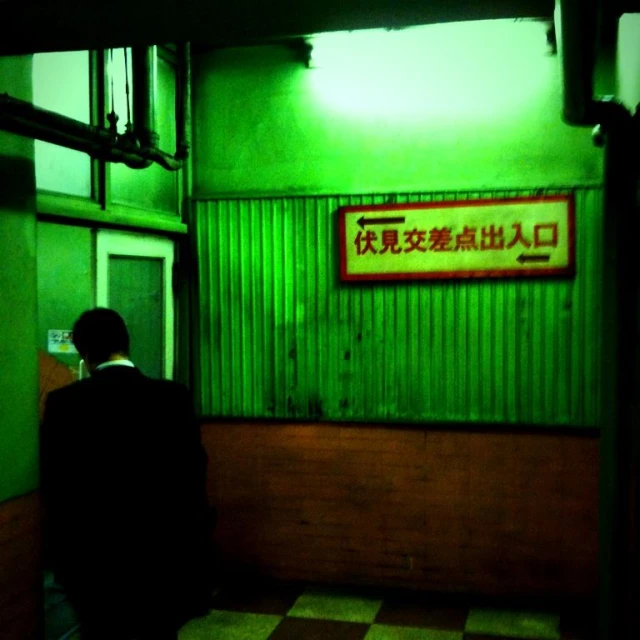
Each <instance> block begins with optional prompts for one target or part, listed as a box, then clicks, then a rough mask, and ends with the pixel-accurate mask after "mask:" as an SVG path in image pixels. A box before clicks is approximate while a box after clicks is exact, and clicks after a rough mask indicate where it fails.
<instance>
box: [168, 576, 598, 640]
mask: <svg viewBox="0 0 640 640" xmlns="http://www.w3.org/2000/svg"><path fill="white" fill-rule="evenodd" d="M476 604H477V603H474V602H473V601H472V600H467V601H464V600H462V599H460V598H457V599H456V598H454V597H447V596H438V595H434V594H420V593H405V592H400V591H395V592H394V591H391V592H389V591H386V592H383V591H377V592H376V591H373V590H367V589H362V590H358V589H355V590H354V589H344V588H335V589H334V588H328V587H318V586H306V587H305V586H302V587H297V586H292V585H278V584H264V585H254V586H235V587H233V588H227V589H221V590H220V592H219V593H218V594H217V595H216V597H215V598H214V601H213V608H212V610H211V612H210V614H209V615H207V616H205V617H203V618H199V619H197V620H192V621H191V622H189V623H188V624H187V625H185V626H184V627H183V628H182V630H181V631H180V640H214V639H215V638H225V639H226V640H236V639H237V640H593V639H594V638H595V623H594V621H593V620H592V614H593V610H594V608H593V606H592V605H587V604H585V605H584V606H583V607H578V608H575V607H574V608H573V609H572V610H571V611H568V612H567V613H566V614H565V607H562V606H560V605H558V607H557V608H556V610H555V611H554V610H548V611H540V610H535V609H533V610H532V609H528V608H526V607H524V608H513V607H506V606H505V607H503V608H501V607H500V606H499V604H497V603H493V604H494V605H496V606H492V607H487V606H486V602H484V603H482V604H483V606H482V607H479V606H475V605H476ZM550 609H552V608H550Z"/></svg>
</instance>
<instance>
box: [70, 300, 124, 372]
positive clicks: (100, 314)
mask: <svg viewBox="0 0 640 640" xmlns="http://www.w3.org/2000/svg"><path fill="white" fill-rule="evenodd" d="M73 344H74V345H75V347H76V349H77V350H78V353H80V355H81V356H82V357H84V358H86V359H87V360H90V361H91V362H93V363H96V364H99V363H102V362H105V361H106V360H108V359H109V356H111V355H113V354H114V353H122V354H124V355H129V331H128V330H127V325H126V324H125V323H124V320H123V319H122V317H121V316H120V314H118V313H117V312H116V311H114V310H113V309H106V308H103V307H97V308H95V309H90V310H89V311H85V312H84V313H83V314H82V315H81V316H80V317H79V318H78V319H77V320H76V323H75V324H74V325H73Z"/></svg>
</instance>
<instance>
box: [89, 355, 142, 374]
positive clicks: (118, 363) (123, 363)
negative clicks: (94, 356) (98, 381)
mask: <svg viewBox="0 0 640 640" xmlns="http://www.w3.org/2000/svg"><path fill="white" fill-rule="evenodd" d="M135 366H136V365H135V364H133V362H131V360H126V359H124V358H123V359H122V360H107V362H103V363H102V364H99V365H98V366H97V367H96V368H95V370H96V371H100V370H101V369H106V368H107V367H135Z"/></svg>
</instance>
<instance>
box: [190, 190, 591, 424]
mask: <svg viewBox="0 0 640 640" xmlns="http://www.w3.org/2000/svg"><path fill="white" fill-rule="evenodd" d="M543 193H544V194H547V195H553V194H558V193H567V190H563V191H559V190H554V191H548V190H547V191H535V192H533V191H529V190H527V191H491V192H480V193H478V192H474V193H467V192H465V193H453V192H448V193H434V194H411V195H394V196H393V197H392V199H393V201H394V202H398V203H404V202H430V201H439V200H461V199H476V198H506V197H515V196H530V195H541V194H543ZM573 193H574V194H575V198H576V261H577V265H576V271H577V276H576V278H575V279H552V278H516V279H504V280H497V279H489V280H463V281H453V280H445V281H421V282H408V283H367V284H356V285H354V284H353V283H349V284H345V283H341V282H340V279H339V255H338V253H339V252H338V230H337V209H338V207H339V206H343V205H359V204H372V203H373V204H378V203H380V204H381V203H384V202H388V201H390V196H345V197H306V198H305V197H292V198H264V199H238V200H216V201H198V202H194V203H193V226H194V231H195V234H196V242H197V253H198V256H197V259H198V270H199V310H200V314H199V318H198V325H199V333H200V336H199V345H200V346H199V353H198V355H199V365H198V366H199V373H200V376H201V380H200V382H201V389H200V393H201V396H202V398H201V399H202V409H203V412H204V413H205V414H206V415H212V416H224V417H263V418H264V417H279V418H296V419H306V418H313V419H325V420H358V421H360V420H363V421H371V422H375V421H415V422H421V421H464V422H499V423H515V422H517V423H528V424H546V425H597V424H598V419H599V414H600V377H601V375H602V373H601V370H600V351H599V344H600V326H601V321H600V303H599V301H600V297H601V296H600V293H601V276H600V274H601V259H602V258H601V253H602V251H601V249H602V247H601V236H600V229H601V222H602V194H601V191H600V190H599V189H576V190H574V191H573Z"/></svg>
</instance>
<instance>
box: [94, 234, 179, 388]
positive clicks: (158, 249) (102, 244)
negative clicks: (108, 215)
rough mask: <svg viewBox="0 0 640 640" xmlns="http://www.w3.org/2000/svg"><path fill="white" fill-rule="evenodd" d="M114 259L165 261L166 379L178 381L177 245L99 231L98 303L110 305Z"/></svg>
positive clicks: (143, 236) (157, 238)
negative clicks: (111, 270) (175, 368)
mask: <svg viewBox="0 0 640 640" xmlns="http://www.w3.org/2000/svg"><path fill="white" fill-rule="evenodd" d="M112 256H122V257H135V258H156V259H159V260H162V273H163V287H162V308H163V332H162V345H163V352H164V357H163V363H162V373H163V377H164V378H166V379H169V380H172V379H173V378H174V362H175V353H174V352H175V302H174V291H173V265H174V262H175V243H174V241H173V240H171V239H170V238H166V237H161V236H153V235H148V234H145V233H135V232H130V231H114V230H111V229H99V230H98V231H97V233H96V304H97V306H99V307H108V306H109V271H108V267H109V258H111V257H112Z"/></svg>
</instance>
